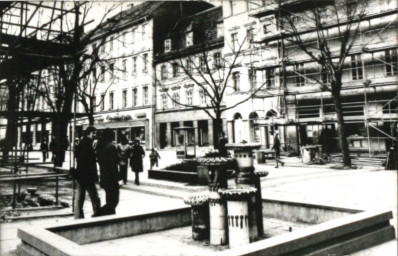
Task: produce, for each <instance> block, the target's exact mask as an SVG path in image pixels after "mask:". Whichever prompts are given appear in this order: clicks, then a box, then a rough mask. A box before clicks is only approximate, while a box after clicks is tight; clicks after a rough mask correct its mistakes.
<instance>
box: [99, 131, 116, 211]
mask: <svg viewBox="0 0 398 256" xmlns="http://www.w3.org/2000/svg"><path fill="white" fill-rule="evenodd" d="M113 135H114V134H113V131H112V130H111V129H109V128H108V129H105V130H104V131H103V133H102V135H101V138H100V142H98V145H97V159H98V164H99V168H100V186H101V188H103V189H104V190H105V198H106V199H105V200H106V203H105V205H104V206H102V207H101V209H100V213H99V216H104V215H110V214H115V213H116V206H117V205H118V203H119V172H118V155H117V150H116V147H115V145H113V143H112V140H113Z"/></svg>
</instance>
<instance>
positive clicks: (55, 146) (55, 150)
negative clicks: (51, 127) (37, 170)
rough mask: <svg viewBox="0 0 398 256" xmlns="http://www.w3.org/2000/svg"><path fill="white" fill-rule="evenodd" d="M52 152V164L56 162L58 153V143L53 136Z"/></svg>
mask: <svg viewBox="0 0 398 256" xmlns="http://www.w3.org/2000/svg"><path fill="white" fill-rule="evenodd" d="M50 150H51V154H52V155H51V162H54V161H55V155H56V152H57V142H56V141H55V136H51V142H50Z"/></svg>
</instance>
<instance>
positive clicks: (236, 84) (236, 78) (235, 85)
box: [232, 72, 240, 91]
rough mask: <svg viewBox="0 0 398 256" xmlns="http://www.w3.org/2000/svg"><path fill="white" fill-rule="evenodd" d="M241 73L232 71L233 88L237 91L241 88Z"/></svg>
mask: <svg viewBox="0 0 398 256" xmlns="http://www.w3.org/2000/svg"><path fill="white" fill-rule="evenodd" d="M239 80H240V74H239V72H234V73H232V82H233V88H234V90H235V91H239V90H240V84H239V83H240V81H239Z"/></svg>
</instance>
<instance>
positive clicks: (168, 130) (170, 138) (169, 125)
mask: <svg viewBox="0 0 398 256" xmlns="http://www.w3.org/2000/svg"><path fill="white" fill-rule="evenodd" d="M172 140H173V138H172V135H171V123H167V125H166V141H167V145H166V147H171V142H172Z"/></svg>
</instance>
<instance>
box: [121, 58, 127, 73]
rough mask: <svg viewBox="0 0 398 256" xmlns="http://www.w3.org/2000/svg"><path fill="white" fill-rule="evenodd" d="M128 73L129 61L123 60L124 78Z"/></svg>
mask: <svg viewBox="0 0 398 256" xmlns="http://www.w3.org/2000/svg"><path fill="white" fill-rule="evenodd" d="M126 71H127V60H126V59H124V60H122V73H123V76H124V77H125V76H126Z"/></svg>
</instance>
